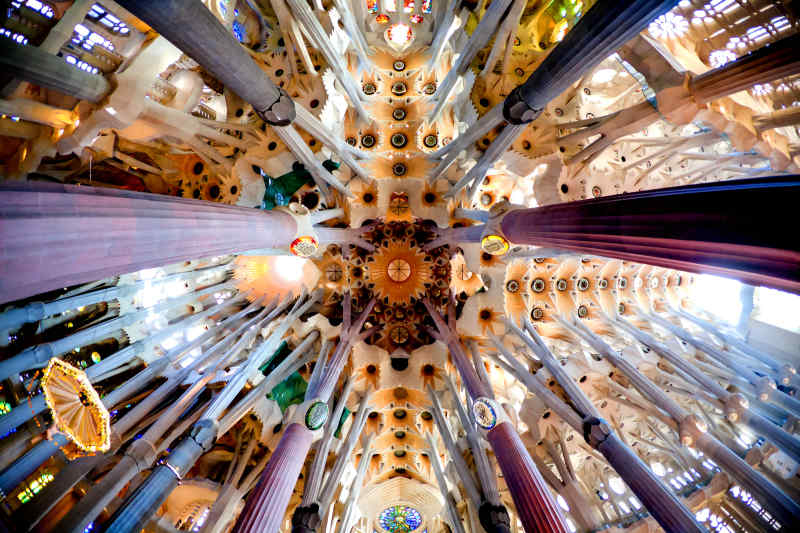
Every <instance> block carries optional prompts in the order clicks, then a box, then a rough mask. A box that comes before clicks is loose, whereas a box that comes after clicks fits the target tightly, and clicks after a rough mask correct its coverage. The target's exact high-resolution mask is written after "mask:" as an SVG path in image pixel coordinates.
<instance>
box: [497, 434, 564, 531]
mask: <svg viewBox="0 0 800 533" xmlns="http://www.w3.org/2000/svg"><path fill="white" fill-rule="evenodd" d="M486 438H487V439H488V440H489V443H490V444H491V445H492V450H494V455H495V457H496V458H497V463H498V464H499V465H500V470H502V471H503V479H505V482H506V485H507V486H508V490H509V491H510V492H511V496H512V498H513V499H514V506H515V507H516V508H517V513H518V514H519V518H520V520H522V524H523V526H524V527H525V531H526V533H533V532H539V531H541V532H545V531H558V532H564V533H565V532H567V531H569V529H568V528H567V525H566V522H565V519H564V515H563V514H562V513H561V509H560V508H559V507H558V504H556V503H555V501H554V500H553V497H552V495H551V494H550V492H549V490H548V489H547V486H546V484H545V481H544V479H543V478H542V475H541V474H540V473H539V470H538V469H537V468H536V465H535V464H534V463H533V459H531V456H530V454H528V450H526V449H525V445H524V444H523V443H522V440H521V439H520V438H519V435H518V434H517V431H516V430H515V429H514V427H513V426H512V425H511V423H510V422H502V423H500V424H498V425H497V426H495V427H494V428H493V429H491V430H489V432H488V433H487V434H486ZM543 496H544V497H543ZM542 500H545V501H546V503H544V504H543V502H542ZM547 500H549V501H547ZM550 502H552V504H550Z"/></svg>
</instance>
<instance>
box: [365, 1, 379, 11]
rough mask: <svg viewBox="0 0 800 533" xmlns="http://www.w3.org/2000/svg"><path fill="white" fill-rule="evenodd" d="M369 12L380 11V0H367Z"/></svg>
mask: <svg viewBox="0 0 800 533" xmlns="http://www.w3.org/2000/svg"><path fill="white" fill-rule="evenodd" d="M367 12H369V13H377V12H378V0H367Z"/></svg>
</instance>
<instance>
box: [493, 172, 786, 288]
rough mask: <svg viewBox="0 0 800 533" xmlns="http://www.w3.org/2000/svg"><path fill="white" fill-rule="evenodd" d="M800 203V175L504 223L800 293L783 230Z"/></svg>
mask: <svg viewBox="0 0 800 533" xmlns="http://www.w3.org/2000/svg"><path fill="white" fill-rule="evenodd" d="M798 203H800V179H798V176H778V177H770V178H754V179H746V180H733V181H724V182H718V183H708V184H702V185H688V186H684V187H671V188H667V189H657V190H652V191H642V192H636V193H627V194H619V195H615V196H608V197H603V198H597V199H591V200H581V201H577V202H567V203H562V204H554V205H547V206H544V207H536V208H533V209H518V210H515V211H511V212H509V213H508V214H506V215H505V216H504V217H503V219H502V221H501V228H502V232H503V234H504V235H505V236H506V238H507V239H508V240H509V241H511V242H512V243H514V244H535V245H539V246H552V247H555V248H561V249H565V250H575V251H578V252H582V253H587V254H596V255H601V256H603V257H613V258H615V259H623V260H626V261H635V262H637V263H644V264H647V265H656V266H661V267H666V268H674V269H678V270H686V271H689V272H699V273H711V274H718V275H724V276H729V277H734V278H737V279H740V280H742V281H744V282H745V283H749V284H751V285H767V286H770V287H774V288H777V289H781V290H785V291H790V292H800V246H798V240H797V239H796V238H795V237H794V236H792V235H791V233H787V232H786V231H783V229H784V226H785V222H786V213H791V212H793V211H794V210H795V209H796V207H797V205H798ZM743 213H747V216H743Z"/></svg>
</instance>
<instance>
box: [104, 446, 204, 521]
mask: <svg viewBox="0 0 800 533" xmlns="http://www.w3.org/2000/svg"><path fill="white" fill-rule="evenodd" d="M202 454H203V448H202V447H201V446H200V445H199V444H198V443H197V441H195V440H194V438H192V437H187V438H186V439H184V440H182V441H181V443H180V444H178V445H177V446H176V447H175V449H174V450H173V451H172V453H170V455H169V457H168V458H167V459H166V461H164V463H163V464H160V465H158V466H157V467H156V468H154V469H153V471H152V473H151V474H150V475H149V476H148V477H147V479H146V480H145V481H144V483H142V484H141V485H139V488H138V489H136V490H135V491H134V493H133V494H131V495H130V496H129V497H128V498H127V499H126V500H125V503H124V504H123V505H122V507H120V508H119V509H118V510H117V512H116V513H114V516H112V517H111V519H110V520H109V521H108V523H107V524H106V529H105V530H106V531H108V532H109V533H110V532H113V533H123V532H124V533H138V532H139V531H141V530H142V527H144V525H145V524H146V523H147V521H148V520H150V518H151V517H152V516H153V515H154V514H155V512H156V511H157V510H158V508H159V507H160V506H161V504H162V503H164V500H166V499H167V496H169V494H170V493H171V492H172V490H173V489H174V488H175V487H177V486H178V483H179V481H180V477H182V476H183V475H184V474H185V473H186V472H188V471H189V469H190V468H191V467H192V466H193V465H194V463H195V462H196V461H197V459H199V458H200V456H201V455H202Z"/></svg>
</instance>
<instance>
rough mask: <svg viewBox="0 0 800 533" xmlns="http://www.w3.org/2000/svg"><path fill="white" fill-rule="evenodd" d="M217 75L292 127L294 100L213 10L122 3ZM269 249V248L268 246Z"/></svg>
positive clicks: (167, 1) (188, 4)
mask: <svg viewBox="0 0 800 533" xmlns="http://www.w3.org/2000/svg"><path fill="white" fill-rule="evenodd" d="M117 3H118V4H119V5H121V6H122V7H124V8H125V9H127V10H128V11H130V12H131V13H133V14H134V15H136V16H137V17H139V18H140V19H142V21H144V22H145V23H147V24H148V25H149V26H150V27H152V28H153V29H154V30H156V31H157V32H158V33H159V34H161V35H163V36H164V37H166V38H167V40H169V41H170V42H171V43H172V44H174V45H175V46H176V47H178V48H180V49H181V50H182V51H183V52H184V53H186V55H188V56H189V57H191V58H192V59H194V60H195V61H197V62H198V63H199V64H200V65H201V66H202V67H203V68H205V69H206V70H207V71H208V72H209V73H210V74H211V75H212V76H214V77H215V78H217V79H218V80H219V81H220V82H222V84H223V85H225V87H227V88H229V89H230V90H232V91H233V92H235V93H236V94H237V95H239V96H240V97H241V98H242V99H243V100H244V101H245V102H247V103H249V104H250V105H252V106H253V109H254V110H255V112H256V114H258V116H259V117H261V118H262V119H263V120H264V121H266V122H268V123H269V124H273V125H276V126H286V125H288V124H289V123H291V122H292V121H293V120H294V118H295V110H294V102H292V99H291V98H289V95H288V94H286V92H284V91H283V89H280V88H279V87H278V86H277V85H275V84H274V83H273V82H272V80H270V79H269V77H268V76H267V74H266V73H265V72H264V71H263V70H262V69H261V68H259V66H258V65H256V63H255V61H253V59H252V58H251V57H250V55H249V54H248V53H247V52H246V51H245V49H244V47H242V45H241V44H239V43H238V42H237V41H236V39H235V38H234V37H233V34H232V33H231V32H230V31H229V30H228V29H227V28H225V27H224V26H223V25H222V24H221V23H220V22H219V20H217V18H216V17H215V16H214V15H213V14H212V13H211V11H209V10H208V9H202V8H201V6H199V5H198V4H197V2H196V1H194V0H161V1H159V2H152V1H150V0H120V1H119V2H117ZM264 248H268V246H265V247H264Z"/></svg>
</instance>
